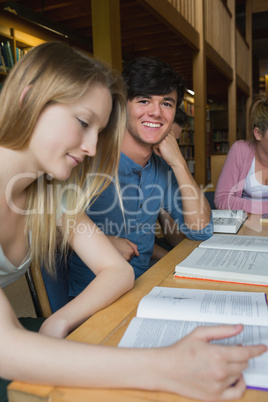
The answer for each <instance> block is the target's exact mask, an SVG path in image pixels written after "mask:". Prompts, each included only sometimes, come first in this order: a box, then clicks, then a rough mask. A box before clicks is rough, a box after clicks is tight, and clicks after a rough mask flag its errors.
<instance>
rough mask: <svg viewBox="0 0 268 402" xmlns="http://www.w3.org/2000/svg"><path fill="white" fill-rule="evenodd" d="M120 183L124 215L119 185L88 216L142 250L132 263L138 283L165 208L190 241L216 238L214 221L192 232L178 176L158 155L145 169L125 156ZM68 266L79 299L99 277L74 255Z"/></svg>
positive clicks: (72, 292) (72, 293) (72, 288)
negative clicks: (187, 221) (186, 215)
mask: <svg viewBox="0 0 268 402" xmlns="http://www.w3.org/2000/svg"><path fill="white" fill-rule="evenodd" d="M119 182H120V189H121V198H122V201H123V207H124V213H123V212H122V208H121V206H120V202H119V197H118V193H117V190H116V185H115V183H111V184H110V185H109V187H108V188H107V189H106V190H105V191H103V192H102V194H101V195H100V196H99V197H98V198H97V200H96V201H95V202H94V203H93V204H92V205H91V206H90V207H89V208H88V210H87V211H86V212H87V214H88V216H89V217H90V218H91V219H92V220H93V222H95V224H96V225H97V226H98V227H99V228H100V229H101V230H102V231H103V232H104V233H105V234H107V235H111V236H119V237H123V238H127V239H128V240H130V241H132V242H133V243H135V244H136V245H137V246H138V251H139V254H140V255H139V256H134V257H133V258H132V259H131V260H130V264H131V265H132V267H133V269H134V272H135V278H136V279H137V278H138V277H139V276H140V275H142V274H143V273H144V272H145V271H147V269H148V268H149V267H150V258H151V255H152V252H153V247H154V240H155V229H156V222H157V218H158V214H159V211H160V209H161V208H163V209H165V210H166V211H167V212H168V213H169V214H170V215H171V216H172V218H173V219H174V220H175V221H176V223H177V224H178V227H179V229H180V230H181V231H182V232H183V233H184V234H185V235H186V236H187V237H188V238H189V239H193V240H205V239H207V238H209V237H210V236H211V235H212V232H213V225H212V220H211V222H210V224H209V225H208V226H207V227H206V228H205V229H203V230H201V231H198V230H190V229H189V228H188V227H187V226H186V225H185V223H184V219H183V211H182V201H181V195H180V190H179V187H178V183H177V180H176V178H175V175H174V173H173V171H172V169H171V168H170V166H169V165H168V164H167V163H166V162H165V161H164V159H162V158H160V157H159V156H157V155H155V154H154V153H153V154H152V156H151V158H150V159H149V161H148V163H147V165H146V166H145V167H144V168H143V167H142V166H140V165H138V164H137V163H135V162H134V161H133V160H132V159H130V158H128V157H127V156H126V155H125V154H123V153H121V157H120V163H119ZM93 252H94V250H93ZM68 262H69V294H70V296H77V295H78V294H79V293H80V292H81V291H82V290H83V289H84V288H85V287H86V286H87V285H88V284H89V282H90V281H91V280H92V279H94V277H95V275H94V274H93V272H92V271H91V270H90V269H89V268H88V267H87V266H86V265H85V264H84V263H83V262H82V261H81V259H80V258H79V257H78V256H77V254H76V253H74V252H72V253H71V254H70V256H69V260H68Z"/></svg>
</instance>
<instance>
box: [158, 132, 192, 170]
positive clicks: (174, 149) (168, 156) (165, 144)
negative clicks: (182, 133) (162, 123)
mask: <svg viewBox="0 0 268 402" xmlns="http://www.w3.org/2000/svg"><path fill="white" fill-rule="evenodd" d="M153 150H154V152H155V153H156V154H157V155H158V156H161V158H163V159H164V160H165V161H166V162H167V163H168V164H169V165H170V166H171V167H175V166H177V165H182V164H183V165H185V164H186V162H185V159H184V158H183V156H182V153H181V151H180V148H179V145H178V142H177V140H176V137H175V135H174V133H173V131H172V130H171V131H170V132H169V133H168V135H167V136H166V137H165V138H164V139H163V140H162V141H161V142H159V144H156V145H154V146H153Z"/></svg>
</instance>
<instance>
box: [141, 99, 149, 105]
mask: <svg viewBox="0 0 268 402" xmlns="http://www.w3.org/2000/svg"><path fill="white" fill-rule="evenodd" d="M139 103H144V104H146V103H148V100H147V99H142V100H140V101H139Z"/></svg>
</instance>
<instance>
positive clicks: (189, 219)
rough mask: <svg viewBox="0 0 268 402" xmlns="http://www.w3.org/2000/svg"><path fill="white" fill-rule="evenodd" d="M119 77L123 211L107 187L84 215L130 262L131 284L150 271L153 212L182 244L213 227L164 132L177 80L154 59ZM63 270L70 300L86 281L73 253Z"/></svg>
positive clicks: (175, 104)
mask: <svg viewBox="0 0 268 402" xmlns="http://www.w3.org/2000/svg"><path fill="white" fill-rule="evenodd" d="M123 77H124V79H125V82H126V86H127V97H128V104H127V109H128V119H127V126H126V130H125V134H124V139H123V144H122V153H121V158H120V165H119V181H120V189H121V194H120V195H121V200H122V202H123V207H124V208H123V212H122V208H121V204H120V197H118V193H117V189H116V185H115V184H113V185H110V186H109V187H108V188H107V189H106V190H105V191H104V192H103V193H102V194H101V195H100V196H99V197H98V198H97V199H96V201H95V202H94V203H93V205H91V206H90V207H89V208H88V211H87V214H88V215H89V216H90V218H91V219H92V220H93V221H94V222H95V223H96V224H97V225H98V226H99V228H100V229H101V230H102V231H104V233H106V234H107V235H108V236H109V239H110V241H111V242H112V243H113V244H114V246H115V247H116V248H117V249H118V250H119V251H120V253H121V254H122V255H123V256H124V258H125V259H126V260H128V261H129V262H130V264H131V265H132V267H133V268H134V271H135V277H136V278H138V277H139V276H140V275H142V274H143V273H144V272H145V271H146V270H147V269H148V268H149V267H150V258H151V255H152V251H153V247H154V239H155V226H156V221H157V217H158V214H159V211H160V209H161V208H163V209H164V210H166V211H167V212H168V213H169V214H170V215H171V216H172V218H173V219H174V220H175V221H176V223H177V224H178V227H179V229H180V230H181V231H182V232H183V233H184V234H185V235H186V236H187V237H188V238H190V239H194V240H205V239H207V238H208V237H210V236H211V235H212V231H213V229H212V223H211V222H212V221H211V211H210V207H209V204H208V203H207V201H206V199H205V197H204V195H203V194H202V192H201V191H200V189H199V187H198V185H197V184H196V182H195V181H194V179H193V177H192V174H191V173H190V171H189V169H188V166H187V163H186V161H185V159H184V158H183V156H182V154H181V152H180V149H179V147H178V143H177V140H176V138H175V135H174V133H173V132H172V131H171V127H172V125H173V122H174V119H175V115H176V112H177V111H178V109H179V106H180V104H181V102H182V100H183V96H184V92H185V83H184V81H183V79H182V78H181V77H180V76H179V75H178V74H177V73H176V72H175V71H174V70H173V69H172V67H171V66H169V65H168V64H166V63H165V62H162V61H160V60H157V59H154V58H138V59H135V60H134V61H133V62H131V63H130V64H129V65H128V66H127V67H126V68H125V70H124V71H123ZM69 268H70V272H69V284H70V296H76V295H77V294H79V293H80V292H81V291H82V290H83V289H84V288H85V287H86V286H87V284H88V283H89V282H90V281H91V280H92V279H93V277H94V275H93V273H92V272H90V270H89V269H88V267H86V266H85V265H84V264H83V262H82V261H81V260H80V259H79V258H78V257H77V255H76V254H75V253H72V254H71V255H70V258H69Z"/></svg>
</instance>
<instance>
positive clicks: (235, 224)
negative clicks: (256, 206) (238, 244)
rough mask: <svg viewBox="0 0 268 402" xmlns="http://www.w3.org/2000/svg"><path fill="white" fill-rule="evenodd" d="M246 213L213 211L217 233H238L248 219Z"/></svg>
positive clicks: (223, 210)
mask: <svg viewBox="0 0 268 402" xmlns="http://www.w3.org/2000/svg"><path fill="white" fill-rule="evenodd" d="M247 217H248V215H247V213H246V211H243V210H242V209H240V210H232V209H212V218H213V226H214V230H213V231H214V232H215V233H237V232H238V230H239V229H240V227H241V226H242V224H243V222H244V221H245V220H246V219H247Z"/></svg>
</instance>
